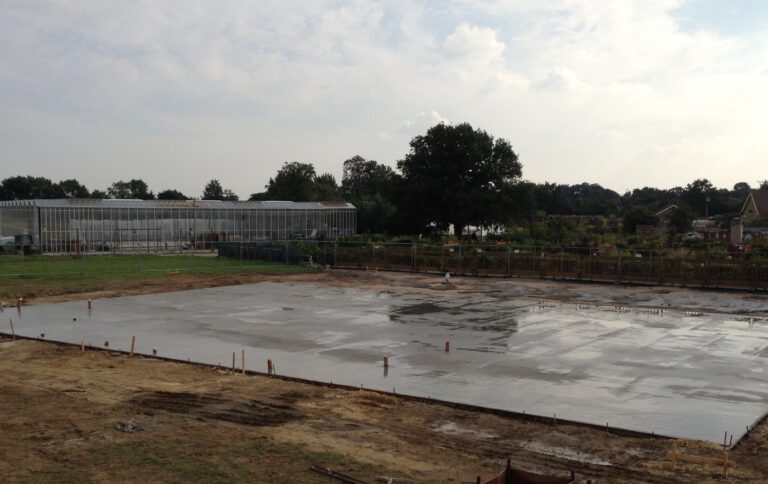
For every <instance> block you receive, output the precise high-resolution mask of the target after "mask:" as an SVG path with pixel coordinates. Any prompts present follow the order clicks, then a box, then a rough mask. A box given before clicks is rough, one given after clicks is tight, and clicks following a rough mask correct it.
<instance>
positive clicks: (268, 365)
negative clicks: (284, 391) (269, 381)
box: [267, 360, 272, 375]
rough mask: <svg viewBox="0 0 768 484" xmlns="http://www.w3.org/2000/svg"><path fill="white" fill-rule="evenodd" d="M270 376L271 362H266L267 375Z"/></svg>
mask: <svg viewBox="0 0 768 484" xmlns="http://www.w3.org/2000/svg"><path fill="white" fill-rule="evenodd" d="M271 374H272V360H267V375H271Z"/></svg>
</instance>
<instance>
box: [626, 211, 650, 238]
mask: <svg viewBox="0 0 768 484" xmlns="http://www.w3.org/2000/svg"><path fill="white" fill-rule="evenodd" d="M657 222H658V219H657V217H656V214H654V213H653V211H652V210H650V209H648V208H646V207H629V208H628V209H627V210H626V211H625V212H624V232H626V233H628V234H634V233H635V231H636V230H637V226H638V225H656V223H657Z"/></svg>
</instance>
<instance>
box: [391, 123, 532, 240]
mask: <svg viewBox="0 0 768 484" xmlns="http://www.w3.org/2000/svg"><path fill="white" fill-rule="evenodd" d="M410 146H411V150H410V152H409V153H408V154H407V155H406V156H405V158H404V159H402V160H400V161H398V163H397V166H398V168H399V169H400V171H401V172H402V174H403V178H404V180H405V183H406V186H407V187H408V190H407V193H408V195H409V196H408V199H407V200H405V202H406V203H408V204H412V206H413V207H414V208H415V209H416V210H417V211H418V214H419V216H420V217H421V218H422V222H424V223H425V224H435V226H437V228H440V229H445V228H447V227H448V226H449V225H450V224H453V227H454V231H455V233H456V235H457V236H461V234H462V232H463V230H464V227H465V226H467V225H470V224H471V225H480V224H491V223H503V222H504V221H505V219H506V217H507V215H506V207H507V205H508V203H507V202H508V198H509V196H510V194H511V192H512V191H513V189H514V183H515V181H516V180H518V179H519V178H520V176H521V175H522V165H521V164H520V162H519V161H518V158H517V154H515V152H514V151H513V150H512V145H510V144H509V142H508V141H507V140H505V139H501V138H499V139H494V138H493V137H492V136H490V135H489V134H488V133H486V132H485V131H483V130H481V129H477V130H475V129H473V128H472V126H470V125H469V124H468V123H463V124H459V125H456V126H451V125H446V124H443V123H440V124H438V125H436V126H433V127H432V128H430V129H429V130H428V131H427V133H426V134H425V135H424V136H417V137H415V138H413V139H412V140H411V143H410Z"/></svg>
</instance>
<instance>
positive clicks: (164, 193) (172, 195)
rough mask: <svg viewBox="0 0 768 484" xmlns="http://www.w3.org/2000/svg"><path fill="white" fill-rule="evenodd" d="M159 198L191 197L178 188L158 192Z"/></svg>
mask: <svg viewBox="0 0 768 484" xmlns="http://www.w3.org/2000/svg"><path fill="white" fill-rule="evenodd" d="M157 199H158V200H189V197H187V196H186V195H184V194H183V193H181V192H180V191H178V190H172V189H168V190H163V191H162V192H158V194H157Z"/></svg>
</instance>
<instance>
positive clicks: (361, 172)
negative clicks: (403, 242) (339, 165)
mask: <svg viewBox="0 0 768 484" xmlns="http://www.w3.org/2000/svg"><path fill="white" fill-rule="evenodd" d="M397 179H398V175H397V173H395V171H394V170H392V168H390V167H388V166H386V165H382V164H380V163H377V162H376V161H374V160H366V159H365V158H363V157H362V156H359V155H355V156H353V157H352V158H350V159H348V160H346V161H345V162H344V174H343V177H342V180H341V192H342V195H343V196H344V198H345V199H347V200H349V201H350V202H352V203H353V204H354V205H355V206H356V207H357V221H358V230H359V231H360V232H370V233H382V232H385V231H389V230H391V228H392V227H393V222H394V220H393V219H394V217H395V214H396V206H395V204H394V203H393V201H392V200H393V197H394V193H395V184H396V183H397Z"/></svg>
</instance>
